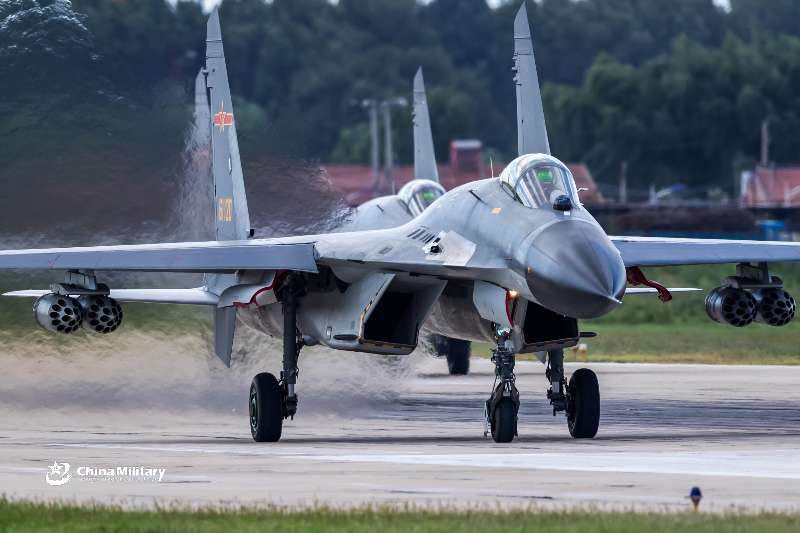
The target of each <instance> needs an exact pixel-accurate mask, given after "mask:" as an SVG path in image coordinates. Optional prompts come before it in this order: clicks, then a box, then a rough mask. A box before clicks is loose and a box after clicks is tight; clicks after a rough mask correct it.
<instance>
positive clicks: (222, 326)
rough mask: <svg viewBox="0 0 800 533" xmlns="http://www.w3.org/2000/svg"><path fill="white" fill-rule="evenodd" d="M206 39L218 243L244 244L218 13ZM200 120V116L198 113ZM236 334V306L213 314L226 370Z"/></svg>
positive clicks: (212, 280) (245, 217)
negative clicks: (232, 242)
mask: <svg viewBox="0 0 800 533" xmlns="http://www.w3.org/2000/svg"><path fill="white" fill-rule="evenodd" d="M207 31H208V33H207V36H206V66H205V69H204V70H202V71H201V72H200V75H199V76H198V78H197V86H196V88H195V90H196V94H195V107H196V108H197V109H199V108H200V107H201V106H203V105H205V106H206V109H207V110H208V113H207V115H206V116H207V117H208V124H209V128H210V132H211V133H210V138H211V157H212V162H211V168H212V174H213V179H214V227H215V235H216V239H217V240H218V241H236V240H244V239H247V238H249V237H250V236H251V235H252V231H251V229H250V212H249V211H248V209H247V195H246V193H245V188H244V177H243V175H242V161H241V158H240V157H239V141H238V138H237V136H236V119H235V117H234V113H233V101H232V100H231V88H230V84H229V83H228V69H227V66H226V65H225V50H224V48H223V46H222V29H221V27H220V23H219V12H218V10H216V9H215V10H214V11H213V12H212V13H211V16H210V17H209V19H208V30H207ZM196 112H197V113H198V116H200V114H201V113H200V112H199V111H196ZM237 283H238V279H237V276H236V275H232V274H214V275H210V276H207V277H206V287H207V289H208V290H209V291H211V292H215V293H221V292H222V291H223V290H225V289H226V288H228V287H230V286H232V285H236V284H237ZM235 333H236V308H235V307H223V308H217V309H215V310H214V351H215V352H216V354H217V357H219V358H220V360H222V362H223V363H224V364H225V365H226V366H230V365H231V354H232V353H233V338H234V335H235Z"/></svg>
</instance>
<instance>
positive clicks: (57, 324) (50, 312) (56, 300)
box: [33, 293, 83, 334]
mask: <svg viewBox="0 0 800 533" xmlns="http://www.w3.org/2000/svg"><path fill="white" fill-rule="evenodd" d="M33 316H34V318H35V319H36V323H37V324H39V325H40V326H41V327H43V328H44V329H46V330H47V331H51V332H53V333H66V334H69V333H73V332H75V331H77V329H78V328H80V327H81V320H82V319H83V313H82V312H81V307H80V305H79V304H78V301H77V300H75V299H74V298H70V297H69V296H61V295H59V294H54V293H50V294H45V295H44V296H42V297H40V298H39V299H38V300H36V302H34V304H33Z"/></svg>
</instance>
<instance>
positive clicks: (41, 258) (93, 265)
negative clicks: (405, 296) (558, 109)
mask: <svg viewBox="0 0 800 533" xmlns="http://www.w3.org/2000/svg"><path fill="white" fill-rule="evenodd" d="M401 235H402V233H401ZM432 243H438V244H439V245H440V248H441V249H440V250H439V251H438V252H437V251H435V250H432V249H431V246H432ZM496 257H497V254H493V253H491V252H489V251H486V250H482V249H481V248H479V247H478V246H477V245H476V243H474V242H471V241H469V240H468V239H466V238H464V237H462V236H461V235H459V234H457V233H455V232H452V231H451V232H441V233H440V234H439V235H438V236H437V240H436V241H430V243H425V242H423V241H421V240H417V239H411V238H403V237H402V236H401V237H400V238H398V233H397V232H396V231H395V230H392V229H389V230H372V231H357V232H350V233H332V234H324V235H309V236H303V237H281V238H274V239H251V240H247V241H210V242H196V243H174V244H143V245H132V246H95V247H78V248H49V249H33V250H2V251H0V270H80V271H132V272H194V273H233V272H239V271H246V270H290V271H296V272H318V265H327V266H332V267H342V266H346V267H351V268H355V269H384V270H394V271H399V272H414V273H420V274H430V275H437V276H447V275H448V274H450V273H454V272H456V273H459V274H458V275H457V276H455V277H462V278H463V277H475V278H477V277H480V275H481V273H483V272H485V271H486V270H492V271H499V270H504V269H506V268H507V266H506V265H505V264H503V263H502V262H499V263H498V261H497V259H496Z"/></svg>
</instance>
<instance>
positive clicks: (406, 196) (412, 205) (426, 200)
mask: <svg viewBox="0 0 800 533" xmlns="http://www.w3.org/2000/svg"><path fill="white" fill-rule="evenodd" d="M443 194H444V189H443V188H442V186H441V185H439V184H438V183H436V182H435V181H430V180H414V181H410V182H409V183H407V184H406V185H405V186H404V187H403V188H402V189H400V192H399V193H397V195H398V196H399V197H400V199H401V200H402V201H403V202H404V203H405V204H406V207H407V208H408V210H409V212H410V213H411V215H412V216H415V217H416V216H417V215H419V214H420V213H422V212H423V211H425V210H426V209H427V208H428V207H429V206H430V205H431V204H432V203H433V202H435V201H436V200H438V199H439V198H441V196H442V195H443Z"/></svg>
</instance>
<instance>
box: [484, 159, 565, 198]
mask: <svg viewBox="0 0 800 533" xmlns="http://www.w3.org/2000/svg"><path fill="white" fill-rule="evenodd" d="M500 183H501V184H502V186H503V188H504V189H505V190H506V192H508V193H509V194H511V196H513V197H514V198H515V199H516V200H517V201H518V202H520V203H521V204H522V205H524V206H526V207H530V208H538V207H546V206H549V207H552V208H553V209H555V210H557V211H569V210H570V209H572V208H574V207H575V205H578V202H577V192H576V190H575V181H574V179H573V178H572V174H571V173H570V171H569V169H568V168H567V167H566V166H564V164H563V163H561V162H560V161H558V160H557V159H555V158H553V157H549V156H542V155H525V156H522V157H519V158H517V159H515V160H514V161H512V162H511V163H510V164H509V165H508V166H507V167H506V169H505V170H504V171H503V173H502V174H501V175H500Z"/></svg>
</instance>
